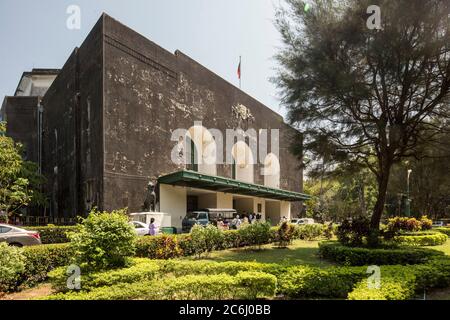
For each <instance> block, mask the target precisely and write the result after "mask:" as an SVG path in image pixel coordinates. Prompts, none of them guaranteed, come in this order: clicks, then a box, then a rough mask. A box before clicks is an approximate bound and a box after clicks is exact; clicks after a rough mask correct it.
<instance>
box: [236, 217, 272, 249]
mask: <svg viewBox="0 0 450 320" xmlns="http://www.w3.org/2000/svg"><path fill="white" fill-rule="evenodd" d="M237 232H238V235H239V237H240V239H239V240H240V242H244V243H246V244H247V245H254V246H257V247H258V248H259V249H261V246H262V245H263V244H266V243H268V242H269V241H270V224H269V223H268V222H255V223H252V224H247V225H245V226H243V227H241V228H239V229H238V231H237Z"/></svg>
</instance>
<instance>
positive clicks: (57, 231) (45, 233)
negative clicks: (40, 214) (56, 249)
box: [25, 224, 78, 244]
mask: <svg viewBox="0 0 450 320" xmlns="http://www.w3.org/2000/svg"><path fill="white" fill-rule="evenodd" d="M77 228H78V226H55V225H50V224H49V225H48V226H44V227H25V229H26V230H30V231H37V232H39V235H40V237H41V242H42V244H53V243H66V242H69V241H70V239H69V237H68V235H67V233H68V232H74V231H76V230H77Z"/></svg>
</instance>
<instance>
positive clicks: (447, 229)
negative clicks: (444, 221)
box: [433, 227, 450, 236]
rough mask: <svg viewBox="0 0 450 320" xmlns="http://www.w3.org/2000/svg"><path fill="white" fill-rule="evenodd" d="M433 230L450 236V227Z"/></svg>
mask: <svg viewBox="0 0 450 320" xmlns="http://www.w3.org/2000/svg"><path fill="white" fill-rule="evenodd" d="M433 230H435V231H437V232H440V233H443V234H446V235H447V236H450V228H449V227H439V228H433Z"/></svg>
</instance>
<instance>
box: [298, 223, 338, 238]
mask: <svg viewBox="0 0 450 320" xmlns="http://www.w3.org/2000/svg"><path fill="white" fill-rule="evenodd" d="M296 229H297V230H296V237H298V238H299V239H302V240H308V241H312V240H319V239H320V238H321V237H322V235H324V231H325V230H329V229H328V228H325V227H324V225H322V224H318V223H316V224H304V225H298V226H296ZM329 237H330V238H331V237H332V235H330V236H329Z"/></svg>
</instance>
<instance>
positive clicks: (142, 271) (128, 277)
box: [48, 258, 159, 292]
mask: <svg viewBox="0 0 450 320" xmlns="http://www.w3.org/2000/svg"><path fill="white" fill-rule="evenodd" d="M158 271H159V266H158V264H157V263H156V262H155V261H153V260H148V259H138V258H137V259H133V264H132V265H131V266H130V267H129V268H123V269H112V270H108V271H103V272H93V273H82V277H81V290H83V291H90V290H93V289H95V288H98V287H103V286H112V285H117V284H121V283H133V282H141V281H147V280H152V279H153V278H155V276H156V275H157V273H158ZM48 277H49V280H50V282H51V283H52V287H53V289H54V290H56V291H57V292H66V291H69V289H68V288H67V268H66V267H61V268H57V269H55V270H53V271H51V272H49V274H48Z"/></svg>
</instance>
